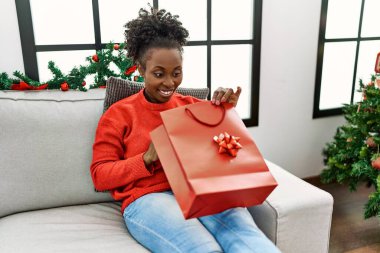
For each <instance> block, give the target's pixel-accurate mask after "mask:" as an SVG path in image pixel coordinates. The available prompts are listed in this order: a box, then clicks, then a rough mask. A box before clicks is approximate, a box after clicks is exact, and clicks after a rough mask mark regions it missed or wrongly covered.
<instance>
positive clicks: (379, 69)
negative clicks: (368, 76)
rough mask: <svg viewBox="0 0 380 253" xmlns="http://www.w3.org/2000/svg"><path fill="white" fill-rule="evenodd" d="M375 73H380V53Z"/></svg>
mask: <svg viewBox="0 0 380 253" xmlns="http://www.w3.org/2000/svg"><path fill="white" fill-rule="evenodd" d="M375 72H376V73H380V53H378V54H377V57H376V63H375Z"/></svg>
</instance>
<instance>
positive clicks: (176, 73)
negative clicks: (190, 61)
mask: <svg viewBox="0 0 380 253" xmlns="http://www.w3.org/2000/svg"><path fill="white" fill-rule="evenodd" d="M181 74H182V72H174V74H173V75H174V76H175V77H178V76H181Z"/></svg>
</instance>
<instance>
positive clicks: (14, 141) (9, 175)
mask: <svg viewBox="0 0 380 253" xmlns="http://www.w3.org/2000/svg"><path fill="white" fill-rule="evenodd" d="M104 97H105V89H94V90H89V91H87V92H79V91H67V92H62V91H60V90H54V91H53V90H48V91H26V92H23V91H0V217H2V216H6V215H9V214H13V213H16V212H22V211H29V210H35V209H43V208H51V207H57V206H65V205H75V204H86V203H96V202H104V201H111V200H112V198H111V197H110V195H109V193H100V192H96V191H94V187H93V184H92V180H91V176H90V171H89V168H90V163H91V159H92V144H93V142H94V136H95V130H96V127H97V122H98V120H99V118H100V116H101V115H102V113H103V101H104Z"/></svg>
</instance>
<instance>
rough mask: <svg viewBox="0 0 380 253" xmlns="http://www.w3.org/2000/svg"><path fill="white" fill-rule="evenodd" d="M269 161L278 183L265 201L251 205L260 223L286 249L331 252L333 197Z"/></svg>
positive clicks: (315, 252)
mask: <svg viewBox="0 0 380 253" xmlns="http://www.w3.org/2000/svg"><path fill="white" fill-rule="evenodd" d="M266 163H267V165H268V167H269V170H270V171H271V173H272V174H273V176H274V177H275V178H276V180H277V182H278V186H277V188H276V189H275V190H274V191H273V192H272V193H271V194H270V195H269V197H268V198H267V199H266V201H265V202H264V203H263V204H262V205H258V206H253V207H250V208H248V209H249V211H250V212H251V214H252V216H253V218H254V219H255V222H256V224H257V225H258V227H259V228H260V229H261V230H262V231H263V232H264V233H265V234H266V235H267V236H268V237H269V239H271V240H272V241H273V242H274V243H275V244H276V245H277V247H279V248H280V250H281V251H282V252H283V253H288V252H289V253H290V252H291V253H298V252H299V253H301V252H302V253H304V252H308V253H327V252H328V250H329V237H330V227H331V217H332V211H333V201H334V200H333V197H332V196H331V195H330V194H329V193H328V192H325V191H323V190H321V189H319V188H317V187H315V186H313V185H311V184H309V183H307V182H305V181H303V180H302V179H300V178H298V177H296V176H294V175H292V174H291V173H289V172H287V171H285V170H284V169H282V168H281V167H279V166H277V165H276V164H273V163H271V162H269V161H266Z"/></svg>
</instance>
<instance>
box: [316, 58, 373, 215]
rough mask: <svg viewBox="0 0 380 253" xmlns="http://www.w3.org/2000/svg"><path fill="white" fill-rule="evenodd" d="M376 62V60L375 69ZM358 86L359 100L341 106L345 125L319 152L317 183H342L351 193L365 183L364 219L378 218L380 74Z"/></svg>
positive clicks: (361, 82) (339, 128)
mask: <svg viewBox="0 0 380 253" xmlns="http://www.w3.org/2000/svg"><path fill="white" fill-rule="evenodd" d="M378 56H380V53H379V55H378ZM378 62H379V57H378V60H377V65H376V66H379V64H378ZM375 70H376V71H378V72H380V70H379V68H376V67H375ZM359 85H360V88H359V92H361V94H362V99H361V101H360V102H358V103H354V104H345V105H344V107H343V112H344V117H345V119H346V124H344V125H343V126H340V127H338V129H337V131H336V134H335V136H334V140H333V141H331V142H330V143H327V144H326V147H325V148H324V150H323V155H324V158H325V159H324V162H325V165H326V167H325V169H324V170H323V171H322V174H321V180H322V182H323V183H331V182H338V183H340V184H346V185H347V186H348V187H349V189H350V190H351V191H355V190H356V189H357V186H358V184H359V183H362V182H365V183H367V186H368V187H371V189H373V192H372V193H371V194H370V195H369V197H368V202H367V203H366V204H365V206H364V218H366V219H368V218H370V217H375V216H377V217H378V218H380V153H379V145H380V75H379V74H378V73H377V74H373V75H371V80H370V82H369V83H367V84H365V83H364V82H363V80H359Z"/></svg>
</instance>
